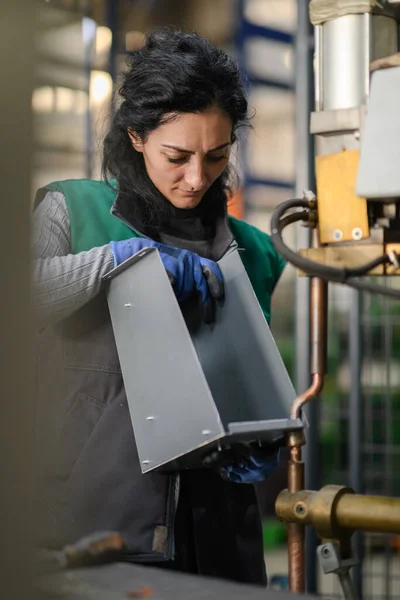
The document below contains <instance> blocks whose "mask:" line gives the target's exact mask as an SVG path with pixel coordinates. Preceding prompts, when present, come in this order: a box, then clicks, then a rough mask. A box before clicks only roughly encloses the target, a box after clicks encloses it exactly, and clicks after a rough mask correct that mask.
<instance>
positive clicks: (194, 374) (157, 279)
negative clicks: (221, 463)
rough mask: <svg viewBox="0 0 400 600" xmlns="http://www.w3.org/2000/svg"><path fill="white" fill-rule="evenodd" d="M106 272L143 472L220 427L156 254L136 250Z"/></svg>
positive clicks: (213, 434)
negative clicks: (127, 258) (123, 261)
mask: <svg viewBox="0 0 400 600" xmlns="http://www.w3.org/2000/svg"><path fill="white" fill-rule="evenodd" d="M127 267H128V268H127ZM110 276H113V278H112V281H111V285H110V287H109V290H108V303H109V307H110V313H111V319H112V325H113V329H114V334H115V340H116V344H117V349H118V355H119V359H120V363H121V369H122V373H123V377H124V384H125V389H126V394H127V398H128V404H129V409H130V413H131V418H132V423H133V429H134V433H135V439H136V444H137V449H138V453H139V458H140V460H141V463H142V470H143V472H146V471H148V470H151V469H153V468H155V467H157V466H160V465H161V464H163V463H164V462H166V461H168V460H171V459H172V458H174V457H176V456H179V455H181V454H185V453H186V452H188V451H189V450H190V449H193V448H195V447H198V446H199V445H201V444H203V443H205V442H207V441H208V440H210V439H213V438H217V437H219V436H221V435H224V428H223V426H222V423H221V421H220V419H219V415H218V412H217V409H216V408H215V404H214V401H213V398H212V396H211V393H210V390H209V388H208V385H207V381H206V379H205V377H204V374H203V371H202V368H201V365H200V362H199V359H198V357H197V355H196V351H195V349H194V348H193V344H192V342H191V340H190V336H189V334H188V331H187V328H186V324H185V321H184V319H183V316H182V313H181V311H180V310H179V306H178V304H177V302H176V299H175V295H174V293H173V291H172V288H171V285H170V283H169V279H168V277H167V274H166V272H165V269H164V267H163V265H162V262H161V259H160V257H159V254H158V252H157V251H156V250H149V251H142V252H140V253H139V254H138V255H136V258H135V257H134V258H133V260H132V259H131V260H130V261H127V262H126V263H125V264H124V265H120V267H119V268H117V269H115V270H114V271H113V272H112V273H111V274H110Z"/></svg>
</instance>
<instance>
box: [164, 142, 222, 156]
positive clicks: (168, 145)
mask: <svg viewBox="0 0 400 600" xmlns="http://www.w3.org/2000/svg"><path fill="white" fill-rule="evenodd" d="M230 145H231V142H226V143H225V144H221V145H220V146H217V147H216V148H211V150H208V151H207V154H208V153H209V152H214V151H215V150H222V149H223V148H226V147H227V146H230ZM161 146H163V147H164V148H171V150H176V151H177V152H186V153H187V154H195V152H194V151H193V150H186V149H185V148H180V147H179V146H174V145H173V144H161Z"/></svg>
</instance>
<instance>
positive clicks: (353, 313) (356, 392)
mask: <svg viewBox="0 0 400 600" xmlns="http://www.w3.org/2000/svg"><path fill="white" fill-rule="evenodd" d="M349 294H350V311H349V363H350V370H351V387H350V396H349V427H348V446H349V486H350V487H351V488H353V490H354V491H355V492H356V493H357V494H362V493H363V491H364V490H363V477H362V441H363V419H362V414H363V410H362V395H361V371H362V328H361V320H362V294H361V293H360V292H358V291H357V290H349ZM363 546H364V542H363V534H362V533H361V532H357V533H355V534H354V537H353V550H354V553H355V555H356V557H357V558H358V559H359V561H360V562H359V563H358V564H356V565H355V566H354V567H353V569H352V575H353V581H354V587H355V590H356V593H357V598H362V588H363V586H362V559H363Z"/></svg>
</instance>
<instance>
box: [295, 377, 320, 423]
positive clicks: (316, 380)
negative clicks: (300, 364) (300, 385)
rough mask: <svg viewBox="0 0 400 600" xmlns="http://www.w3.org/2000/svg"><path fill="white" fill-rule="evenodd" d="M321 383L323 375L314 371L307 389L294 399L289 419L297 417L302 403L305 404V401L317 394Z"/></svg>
mask: <svg viewBox="0 0 400 600" xmlns="http://www.w3.org/2000/svg"><path fill="white" fill-rule="evenodd" d="M323 383H324V377H323V375H322V374H320V373H314V375H313V379H312V384H311V385H310V387H309V388H308V390H306V391H305V392H303V393H302V394H300V396H297V398H296V400H295V401H294V402H293V404H292V408H291V409H290V418H291V419H298V418H299V415H300V409H301V408H302V406H304V404H307V402H309V401H310V400H312V399H313V398H315V396H317V394H318V393H319V392H320V391H321V389H322V386H323Z"/></svg>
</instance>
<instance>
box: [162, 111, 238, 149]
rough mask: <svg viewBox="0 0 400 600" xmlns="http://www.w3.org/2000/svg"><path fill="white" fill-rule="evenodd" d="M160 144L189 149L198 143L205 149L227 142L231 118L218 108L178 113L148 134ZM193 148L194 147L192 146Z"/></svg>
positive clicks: (230, 130) (229, 139) (215, 147)
mask: <svg viewBox="0 0 400 600" xmlns="http://www.w3.org/2000/svg"><path fill="white" fill-rule="evenodd" d="M150 135H151V136H152V137H153V139H154V141H157V142H158V143H160V144H166V145H175V146H179V147H181V148H184V149H187V150H191V147H190V146H196V145H198V144H200V145H201V146H202V148H203V150H204V148H205V147H206V149H207V151H210V150H212V149H217V148H219V147H221V146H223V145H226V144H229V143H230V141H231V136H232V120H231V118H230V117H229V116H228V115H226V114H225V113H223V112H222V111H221V110H219V109H217V108H216V109H210V110H208V111H205V112H201V113H178V114H177V115H176V117H175V118H174V119H172V120H170V121H168V122H166V123H163V124H162V125H159V127H157V129H155V130H154V131H152V133H151V134H150ZM193 150H195V148H193Z"/></svg>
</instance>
